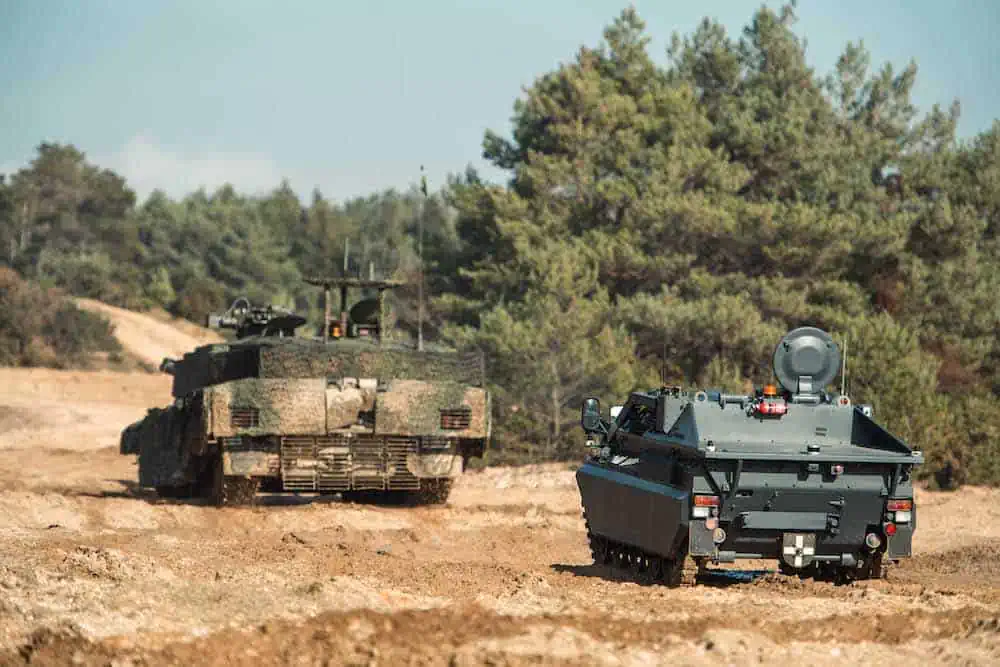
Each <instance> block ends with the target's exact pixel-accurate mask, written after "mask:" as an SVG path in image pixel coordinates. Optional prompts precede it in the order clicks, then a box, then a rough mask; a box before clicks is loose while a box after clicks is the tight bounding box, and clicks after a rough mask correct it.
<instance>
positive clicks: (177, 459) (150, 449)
mask: <svg viewBox="0 0 1000 667" xmlns="http://www.w3.org/2000/svg"><path fill="white" fill-rule="evenodd" d="M200 417H201V414H200V411H199V410H183V409H180V408H178V407H176V406H170V407H168V408H164V409H160V408H154V409H152V410H150V411H149V412H148V414H147V415H146V418H145V419H143V420H142V421H140V422H137V423H136V424H134V425H133V426H132V427H130V428H129V429H128V430H127V431H126V434H125V435H124V436H123V437H124V438H126V439H128V440H129V441H130V442H129V443H128V445H129V447H128V448H129V449H130V450H132V451H134V450H136V449H137V450H138V454H139V484H141V485H142V486H161V485H167V486H171V485H180V484H185V483H189V482H191V481H192V480H191V479H190V474H191V472H192V471H191V470H190V466H189V463H190V457H191V449H192V448H191V444H192V442H193V441H194V440H197V439H198V438H200V433H199V430H200V429H199V427H200V426H201V420H200ZM123 449H124V447H123Z"/></svg>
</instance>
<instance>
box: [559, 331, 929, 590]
mask: <svg viewBox="0 0 1000 667" xmlns="http://www.w3.org/2000/svg"><path fill="white" fill-rule="evenodd" d="M839 360H840V356H839V350H838V349H837V347H836V345H835V344H834V342H833V341H832V339H831V338H830V337H829V335H828V334H826V333H825V332H823V331H820V330H818V329H814V328H811V327H803V328H800V329H796V330H794V331H792V332H791V333H789V334H788V335H786V336H785V338H784V339H783V340H782V342H781V343H780V344H779V346H778V348H777V349H776V351H775V355H774V369H775V375H776V376H777V378H778V381H779V383H780V385H781V391H779V390H778V388H777V387H773V386H768V387H765V388H763V389H762V390H759V391H756V392H755V393H754V394H751V395H746V396H744V395H727V394H724V393H721V392H704V391H696V392H684V391H682V390H681V389H680V388H662V389H659V390H656V391H652V392H637V393H633V394H632V395H631V396H630V397H629V399H628V401H627V402H626V403H625V404H624V405H623V406H622V408H621V410H620V412H618V413H617V415H616V417H615V418H614V419H613V420H611V421H606V420H603V419H601V418H600V415H599V408H598V406H597V405H596V402H595V401H593V400H591V401H589V402H587V403H585V405H584V412H583V425H584V429H585V430H586V431H588V432H589V433H591V434H593V435H596V436H597V437H598V438H599V441H598V442H595V443H593V444H594V448H593V449H594V453H593V454H592V455H591V456H589V457H588V459H587V461H586V462H585V463H584V464H583V465H582V466H581V468H580V469H579V470H578V472H577V482H578V486H579V489H580V493H581V498H582V503H583V508H584V513H585V516H586V520H587V525H588V531H589V535H590V541H591V547H592V551H593V553H594V556H595V559H596V560H598V561H600V562H611V561H613V560H614V561H617V562H619V563H620V564H623V565H628V566H629V567H633V568H636V569H640V570H641V569H645V568H653V569H654V570H656V572H657V574H659V575H661V576H662V577H664V578H665V579H666V580H667V581H668V582H672V583H677V582H678V581H679V577H680V572H681V568H682V567H683V564H684V561H685V559H686V557H687V556H691V557H693V558H694V559H695V561H696V562H697V563H698V564H699V567H700V568H704V567H706V566H707V565H708V564H709V563H720V562H733V561H735V560H737V559H741V558H752V559H774V560H778V561H779V564H780V566H781V569H782V570H783V571H785V572H796V573H799V574H802V575H811V576H823V577H827V576H829V577H839V578H841V579H844V578H848V579H849V578H857V577H873V576H875V577H877V576H881V574H882V569H883V566H884V561H885V560H898V559H900V558H905V557H908V556H909V555H910V550H911V540H912V536H913V531H914V530H915V528H916V507H915V506H914V502H913V487H912V470H913V466H915V465H918V464H920V463H921V462H922V460H923V459H922V456H921V454H920V453H919V452H917V451H914V450H912V449H911V448H910V447H908V446H907V445H906V444H905V443H903V442H902V441H900V440H899V439H898V438H896V437H895V436H893V435H892V434H891V433H889V432H888V431H886V430H885V429H884V428H882V427H881V426H880V425H879V424H878V423H876V422H875V421H874V419H873V417H872V411H871V408H870V406H856V405H853V404H852V403H851V401H850V399H849V398H848V397H847V396H845V395H836V396H834V395H831V394H828V393H826V392H825V391H824V390H823V388H824V387H825V386H826V385H827V384H828V383H829V382H830V381H832V380H833V378H834V377H835V375H836V372H837V369H838V364H839Z"/></svg>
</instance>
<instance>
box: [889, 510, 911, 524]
mask: <svg viewBox="0 0 1000 667" xmlns="http://www.w3.org/2000/svg"><path fill="white" fill-rule="evenodd" d="M911 518H912V515H911V513H910V512H909V511H906V512H904V511H903V510H899V511H898V512H896V514H895V516H894V517H893V520H894V521H895V522H896V523H910V519H911Z"/></svg>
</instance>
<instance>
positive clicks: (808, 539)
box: [781, 533, 816, 568]
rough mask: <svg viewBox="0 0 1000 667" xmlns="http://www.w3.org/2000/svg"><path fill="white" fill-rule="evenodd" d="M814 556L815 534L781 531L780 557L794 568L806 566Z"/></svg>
mask: <svg viewBox="0 0 1000 667" xmlns="http://www.w3.org/2000/svg"><path fill="white" fill-rule="evenodd" d="M815 556H816V535H814V534H810V533H805V534H803V533H783V534H782V536H781V559H782V560H783V561H784V562H785V563H787V564H788V565H791V566H792V567H795V568H803V567H808V566H809V565H810V564H812V562H813V558H814V557H815Z"/></svg>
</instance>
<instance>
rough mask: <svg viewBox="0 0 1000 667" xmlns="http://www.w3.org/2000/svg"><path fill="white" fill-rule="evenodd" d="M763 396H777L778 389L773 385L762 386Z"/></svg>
mask: <svg viewBox="0 0 1000 667" xmlns="http://www.w3.org/2000/svg"><path fill="white" fill-rule="evenodd" d="M764 395H765V396H777V395H778V388H777V387H775V386H774V385H773V384H769V385H765V386H764Z"/></svg>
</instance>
